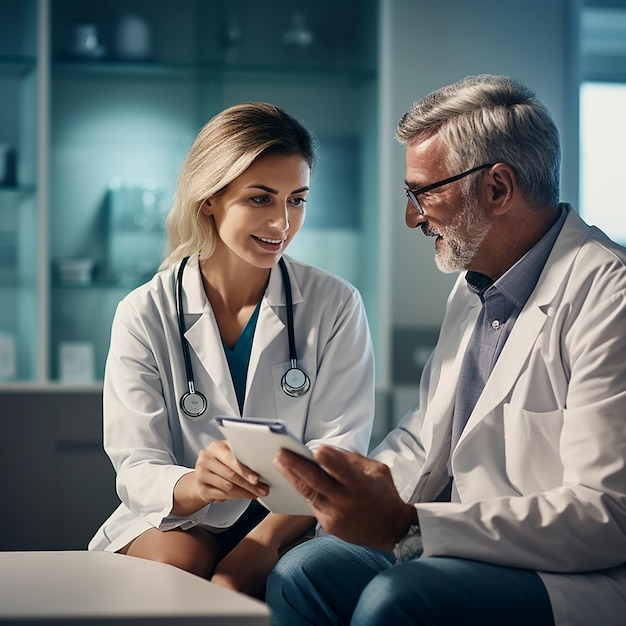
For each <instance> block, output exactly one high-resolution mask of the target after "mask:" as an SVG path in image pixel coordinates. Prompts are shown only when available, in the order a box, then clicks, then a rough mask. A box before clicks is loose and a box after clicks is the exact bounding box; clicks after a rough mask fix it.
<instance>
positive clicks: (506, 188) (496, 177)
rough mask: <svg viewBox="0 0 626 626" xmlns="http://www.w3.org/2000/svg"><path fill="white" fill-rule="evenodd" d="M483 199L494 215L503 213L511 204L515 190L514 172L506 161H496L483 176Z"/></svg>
mask: <svg viewBox="0 0 626 626" xmlns="http://www.w3.org/2000/svg"><path fill="white" fill-rule="evenodd" d="M482 190H483V193H484V200H485V201H486V202H487V204H488V206H489V207H490V209H491V212H492V213H493V214H494V215H503V214H504V213H506V212H507V211H508V210H509V209H510V208H511V206H512V204H513V198H514V196H515V194H516V192H517V179H516V178H515V172H514V171H513V169H512V168H511V166H510V165H507V164H506V163H496V164H495V165H492V166H491V169H490V170H489V171H488V172H487V173H486V174H485V176H484V178H483V185H482Z"/></svg>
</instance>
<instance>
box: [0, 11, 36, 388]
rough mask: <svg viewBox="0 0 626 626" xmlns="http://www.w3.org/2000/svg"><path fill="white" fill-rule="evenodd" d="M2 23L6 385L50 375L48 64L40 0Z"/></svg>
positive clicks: (1, 341) (1, 334)
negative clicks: (44, 252)
mask: <svg viewBox="0 0 626 626" xmlns="http://www.w3.org/2000/svg"><path fill="white" fill-rule="evenodd" d="M2 7H3V8H2V16H1V19H0V303H1V306H0V383H2V382H3V381H9V380H35V379H37V378H39V377H41V375H42V371H41V370H40V369H39V368H40V362H39V359H38V349H39V347H40V346H41V344H42V341H44V332H42V327H41V324H40V319H41V318H40V315H39V312H40V310H41V304H42V301H41V295H42V291H43V289H42V288H43V285H44V280H45V278H44V277H43V276H41V275H40V272H39V271H38V270H39V263H40V261H41V257H40V244H41V240H42V236H41V231H42V223H41V213H42V211H41V204H42V202H43V197H42V190H41V189H40V186H39V182H40V178H39V165H40V158H39V151H40V150H41V145H40V143H39V140H40V127H39V124H40V119H41V116H40V111H41V106H40V105H41V101H40V95H41V94H40V88H41V73H42V67H41V59H40V58H39V55H38V32H39V26H40V23H39V12H38V7H37V3H36V1H35V0H30V1H27V0H11V1H8V2H3V3H2Z"/></svg>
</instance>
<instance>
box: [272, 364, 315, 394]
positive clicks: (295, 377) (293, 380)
mask: <svg viewBox="0 0 626 626" xmlns="http://www.w3.org/2000/svg"><path fill="white" fill-rule="evenodd" d="M280 386H281V387H282V389H283V391H284V392H285V393H286V394H287V395H288V396H291V397H292V398H297V397H298V396H302V395H304V394H305V393H306V392H307V391H308V390H309V387H310V386H311V381H310V379H309V377H308V376H307V375H306V374H305V373H304V372H303V371H302V370H301V369H300V368H299V367H297V366H296V365H295V364H294V363H293V362H292V365H291V367H290V368H289V369H288V370H287V371H286V372H285V373H284V374H283V377H282V379H281V381H280Z"/></svg>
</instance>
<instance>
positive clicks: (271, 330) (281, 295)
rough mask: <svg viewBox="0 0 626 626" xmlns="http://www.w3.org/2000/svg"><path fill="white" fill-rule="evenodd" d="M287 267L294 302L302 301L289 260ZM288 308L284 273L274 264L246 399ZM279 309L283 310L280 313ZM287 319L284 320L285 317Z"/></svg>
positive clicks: (261, 313)
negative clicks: (264, 354) (263, 355)
mask: <svg viewBox="0 0 626 626" xmlns="http://www.w3.org/2000/svg"><path fill="white" fill-rule="evenodd" d="M287 268H288V270H289V276H290V279H291V290H292V298H293V304H294V305H295V304H297V303H299V302H302V300H303V298H302V293H301V292H300V289H299V287H298V285H297V284H296V281H295V278H294V276H293V272H292V270H291V268H290V267H289V262H288V261H287ZM285 308H286V298H285V289H284V285H283V280H282V275H281V272H280V268H279V267H278V266H274V267H273V268H272V272H271V274H270V280H269V283H268V286H267V290H266V293H265V298H264V299H263V302H262V303H261V309H260V311H259V319H258V321H257V328H256V330H255V333H254V339H253V341H252V352H251V353H250V363H249V364H248V376H247V379H246V401H247V398H248V395H249V391H250V389H251V387H252V383H253V382H254V377H255V375H256V372H257V368H258V366H259V362H260V360H261V355H262V354H263V353H264V352H265V351H266V349H267V348H268V346H269V345H270V344H271V343H272V341H274V340H275V339H276V337H277V336H278V335H279V334H280V333H281V331H282V330H283V329H284V328H285V327H286V325H287V324H286V319H287V313H286V311H284V309H285ZM279 311H282V312H281V313H280V314H279ZM281 317H282V318H283V319H284V320H285V322H283V319H281ZM284 352H285V361H288V360H289V343H288V342H287V339H285V350H284Z"/></svg>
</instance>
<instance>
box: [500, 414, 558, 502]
mask: <svg viewBox="0 0 626 626" xmlns="http://www.w3.org/2000/svg"><path fill="white" fill-rule="evenodd" d="M503 425H504V462H505V466H506V472H507V476H508V478H509V481H510V482H511V484H512V485H513V486H514V487H515V488H516V489H517V490H518V491H519V492H520V493H521V494H522V495H529V494H532V493H536V492H539V491H545V490H547V489H552V488H553V487H556V486H558V485H561V484H562V482H563V464H562V462H561V456H560V453H559V442H560V438H561V430H562V428H563V411H562V410H556V411H549V412H547V413H536V412H532V411H525V410H523V409H520V408H519V407H516V406H512V405H511V404H505V405H504V414H503Z"/></svg>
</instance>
